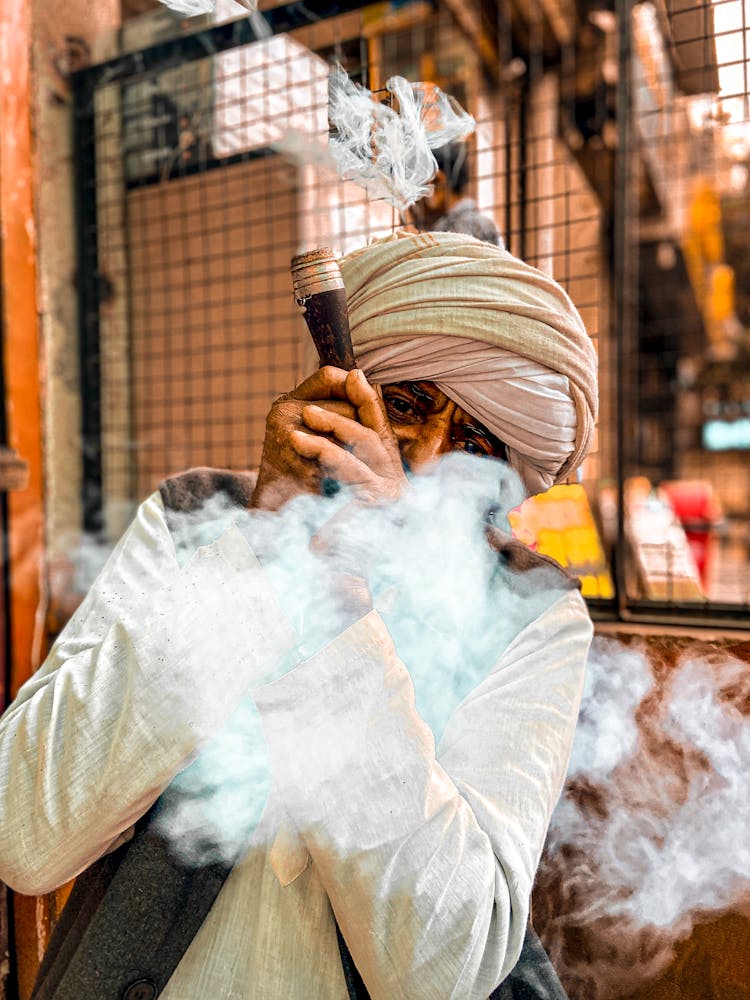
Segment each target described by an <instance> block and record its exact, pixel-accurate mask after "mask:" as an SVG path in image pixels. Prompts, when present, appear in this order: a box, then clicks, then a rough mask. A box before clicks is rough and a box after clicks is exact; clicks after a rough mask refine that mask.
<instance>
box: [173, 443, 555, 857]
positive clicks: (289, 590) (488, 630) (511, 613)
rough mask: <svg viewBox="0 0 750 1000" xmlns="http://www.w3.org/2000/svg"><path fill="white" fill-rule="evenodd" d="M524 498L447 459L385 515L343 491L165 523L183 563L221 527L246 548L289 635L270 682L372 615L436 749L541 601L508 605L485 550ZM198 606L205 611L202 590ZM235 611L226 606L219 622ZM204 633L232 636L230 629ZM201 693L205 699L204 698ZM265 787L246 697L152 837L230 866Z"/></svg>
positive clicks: (490, 468)
mask: <svg viewBox="0 0 750 1000" xmlns="http://www.w3.org/2000/svg"><path fill="white" fill-rule="evenodd" d="M522 498H523V488H522V486H521V483H520V480H519V479H518V477H517V476H516V474H515V473H514V472H513V471H512V470H511V469H510V468H509V467H507V466H506V465H505V464H504V463H501V462H498V461H495V460H493V459H485V458H479V457H477V456H469V455H463V454H455V455H449V456H446V457H445V458H444V459H443V460H442V461H441V462H440V463H439V464H438V465H437V466H436V467H435V469H434V471H433V472H432V473H431V474H429V475H420V476H416V477H414V478H413V480H412V483H411V488H410V490H409V491H408V492H407V493H406V494H405V495H404V497H403V498H402V499H401V500H399V501H397V502H396V503H393V504H389V505H387V506H374V505H361V504H359V503H356V502H352V498H351V496H349V495H348V494H347V493H346V492H345V491H342V492H341V493H339V494H338V495H337V496H335V497H331V498H322V497H318V496H312V495H309V494H304V495H301V496H298V497H296V498H294V499H293V500H291V501H290V502H289V503H288V504H286V505H285V506H284V507H283V508H282V509H281V510H280V511H278V512H273V513H271V512H265V511H246V510H238V509H237V508H234V507H232V506H231V505H229V504H228V503H226V502H223V501H222V500H212V501H211V502H210V503H209V504H207V505H206V506H205V507H204V508H203V509H202V510H201V511H199V512H198V513H197V514H189V515H179V517H177V518H173V522H172V533H173V537H174V540H175V547H176V551H177V555H178V559H179V560H180V562H181V563H183V564H184V565H187V564H188V563H189V562H190V560H191V559H194V558H195V556H194V553H195V548H196V546H202V547H205V546H207V545H211V544H215V542H216V539H217V538H219V537H220V536H221V535H222V533H224V532H226V531H227V528H228V527H229V526H230V525H234V526H236V528H237V529H239V531H240V532H241V533H242V535H243V536H244V537H245V539H246V540H247V541H248V542H249V544H250V547H251V548H252V550H253V552H254V553H255V555H256V556H257V557H258V559H259V561H260V563H261V564H262V566H263V569H264V575H265V578H266V579H267V580H268V581H270V583H271V585H272V587H273V590H274V592H275V594H276V595H277V597H278V599H279V603H280V606H281V608H282V609H283V613H284V615H285V617H286V619H287V620H288V622H289V623H291V625H292V626H293V628H294V630H295V632H296V635H297V637H298V643H297V645H296V646H295V648H294V649H293V650H292V652H291V653H290V654H289V656H288V657H287V658H286V660H285V661H284V662H283V663H282V664H280V665H279V667H278V670H277V675H278V674H280V673H283V672H284V671H285V670H287V669H289V668H291V667H293V666H295V665H296V664H297V663H298V662H300V661H301V660H304V659H306V658H308V657H310V656H312V655H313V654H314V653H316V652H317V651H318V650H320V649H321V648H322V647H323V646H324V645H325V644H326V643H327V642H329V641H330V640H331V639H333V638H334V637H335V636H336V635H338V634H339V633H340V632H342V631H343V630H344V629H346V628H347V627H348V626H349V624H351V623H352V622H353V621H354V620H355V619H356V618H358V617H359V616H360V615H361V614H362V613H364V612H365V611H366V610H369V607H370V606H372V607H374V608H375V609H377V611H378V612H379V613H380V615H381V616H382V618H383V619H384V621H385V623H386V625H387V626H388V629H389V631H390V633H391V635H392V637H393V640H394V642H395V645H396V649H397V650H398V652H399V655H400V656H401V658H402V660H403V661H404V662H405V664H406V666H407V667H408V669H409V671H410V674H411V676H412V679H413V682H414V686H415V692H416V700H417V707H418V709H419V711H420V713H421V714H422V716H423V718H424V719H425V721H427V722H428V723H429V725H430V726H431V727H432V729H433V732H434V734H435V737H436V739H439V738H440V735H441V733H442V730H443V727H444V726H445V723H446V722H447V720H448V719H449V718H450V716H451V714H452V712H453V710H454V709H455V707H456V706H457V705H458V704H459V702H460V701H461V700H462V699H463V698H464V697H465V696H466V694H468V692H469V691H470V690H471V689H472V688H474V687H475V686H476V685H477V684H478V683H479V682H480V681H481V680H482V679H483V678H484V677H485V676H486V675H487V674H488V673H489V671H490V670H491V668H492V666H493V665H494V663H495V662H496V660H497V658H498V656H499V655H500V653H501V652H502V651H503V649H504V648H505V647H506V646H507V644H508V643H509V642H510V640H511V639H512V638H514V636H515V635H516V634H517V632H518V631H519V630H520V628H521V627H523V625H524V624H526V622H527V621H529V620H531V619H532V618H533V617H535V616H536V614H538V612H539V611H540V610H541V606H542V602H543V601H545V600H548V598H545V597H544V595H543V594H540V596H539V607H536V604H535V599H533V598H532V599H530V598H529V596H528V594H527V595H526V596H524V597H521V595H518V594H515V593H514V591H513V588H512V586H511V581H510V576H509V573H508V571H506V570H505V569H504V568H503V567H502V566H501V565H499V563H498V559H497V557H496V555H495V554H494V553H493V551H492V550H491V548H490V546H489V545H488V543H487V539H486V525H487V523H488V518H491V519H492V523H494V524H495V525H496V526H502V525H505V524H506V519H507V513H508V512H509V511H510V510H511V509H512V508H513V507H515V506H516V505H517V504H518V503H519V502H520V501H521V499H522ZM435 539H440V545H439V546H436V545H435ZM352 581H356V582H357V584H358V588H354V589H353V587H352ZM197 597H198V598H199V599H200V600H201V601H204V600H205V595H204V594H203V593H202V592H201V593H200V594H198V595H197ZM175 599H176V601H177V602H178V603H180V605H181V607H180V609H179V614H180V616H181V620H182V619H185V618H186V617H187V618H189V617H190V615H191V609H190V608H187V609H185V607H184V594H183V592H182V590H180V591H179V593H178V594H177V595H176V597H175ZM224 601H226V597H224V596H221V597H220V598H219V599H218V600H217V602H216V603H217V605H218V606H221V604H222V603H223V602H224ZM498 608H502V609H503V612H504V613H503V614H498ZM167 613H169V612H168V611H167ZM175 613H178V612H177V610H176V609H175ZM233 614H234V609H233V608H232V606H231V604H229V603H227V606H226V615H227V619H229V618H230V617H231V616H232V615H233ZM212 628H213V629H214V630H216V629H219V630H221V631H222V633H224V632H225V633H226V634H227V636H231V637H234V635H235V633H236V625H235V624H233V623H232V622H231V621H230V620H227V621H223V620H217V621H215V622H214V624H213V626H212ZM231 641H232V642H235V641H239V642H241V638H240V637H237V639H236V640H235V638H231ZM210 696H211V694H210V690H206V691H202V692H201V694H200V697H201V698H204V699H206V698H210ZM206 710H207V711H210V709H209V706H208V705H207V706H206ZM340 739H341V737H340V734H338V733H331V753H332V755H338V754H340V753H341V750H342V748H341V746H340ZM269 787H270V776H269V774H268V763H267V758H266V751H265V746H264V744H263V740H262V733H261V729H260V726H259V722H258V718H257V713H256V711H255V708H254V705H253V704H252V700H251V699H250V698H248V699H246V701H245V702H243V704H242V705H241V706H240V708H239V709H238V710H237V711H236V712H235V713H234V715H233V716H232V717H231V718H230V719H229V721H228V722H227V724H226V725H225V726H224V727H223V728H222V729H221V730H220V731H219V732H218V733H217V734H216V735H215V736H214V737H213V738H212V739H211V741H210V742H209V744H208V745H207V746H206V747H205V748H204V749H203V751H202V752H201V754H200V756H199V757H198V758H197V759H196V760H194V761H193V762H192V763H191V765H190V767H188V768H187V769H186V770H184V771H183V772H182V773H181V774H180V775H179V776H178V777H177V779H176V780H175V781H174V782H173V784H172V786H170V789H169V790H168V791H167V793H165V795H164V796H163V797H162V803H161V810H160V824H161V828H162V829H163V830H164V831H165V832H166V833H167V835H168V836H169V838H170V840H171V841H172V843H173V844H174V846H175V849H176V851H177V852H178V853H179V855H180V856H181V857H183V858H184V859H185V860H187V861H189V862H190V863H192V864H195V863H200V862H201V861H204V862H210V861H214V860H216V859H217V858H220V857H221V858H225V859H226V860H233V859H234V858H235V857H236V856H237V853H238V851H239V850H241V847H242V845H243V844H245V843H246V842H247V839H248V837H249V836H250V835H251V834H252V831H253V828H254V827H255V825H256V823H257V822H258V819H259V817H260V816H261V814H262V812H263V808H264V806H265V802H266V798H267V795H268V790H269Z"/></svg>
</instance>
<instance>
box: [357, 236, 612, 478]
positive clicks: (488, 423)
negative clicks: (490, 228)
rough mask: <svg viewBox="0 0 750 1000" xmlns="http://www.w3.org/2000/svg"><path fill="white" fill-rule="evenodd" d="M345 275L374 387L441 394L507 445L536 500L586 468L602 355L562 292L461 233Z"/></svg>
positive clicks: (372, 251)
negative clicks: (405, 384)
mask: <svg viewBox="0 0 750 1000" xmlns="http://www.w3.org/2000/svg"><path fill="white" fill-rule="evenodd" d="M340 263H341V271H342V274H343V277H344V284H345V285H346V292H347V300H348V304H349V320H350V324H351V330H352V340H353V342H354V353H355V355H356V357H357V362H358V364H359V365H360V366H361V367H362V370H363V371H364V372H365V374H366V375H367V376H368V378H371V379H372V380H373V381H375V382H380V383H383V382H398V381H417V380H424V381H432V382H435V383H436V384H437V385H438V387H439V388H440V389H441V390H442V391H443V392H444V393H445V394H446V395H447V396H450V398H451V399H453V400H454V401H455V402H456V403H458V405H459V406H461V407H463V408H464V409H465V410H466V411H467V412H468V413H471V414H472V416H474V417H475V418H476V419H477V420H480V421H481V422H482V423H483V424H484V425H485V427H487V429H488V430H490V431H491V432H492V433H493V434H495V435H496V436H497V437H498V438H500V440H501V441H503V442H504V443H505V444H506V445H507V447H508V458H509V461H510V464H511V465H512V466H513V467H514V468H515V469H516V471H517V472H518V473H519V474H520V476H521V478H522V479H523V481H524V484H525V485H526V488H527V489H528V491H529V492H530V493H539V492H541V491H542V490H545V489H547V488H548V487H549V486H551V485H552V484H553V483H556V482H560V481H561V480H563V479H565V478H566V477H567V476H568V475H569V474H570V472H572V471H573V470H574V469H575V468H576V467H577V466H578V465H579V464H580V462H581V461H582V460H583V458H584V456H585V454H586V452H587V450H588V448H589V445H590V442H591V436H592V433H593V429H594V423H595V421H596V415H597V367H596V354H595V352H594V348H593V345H592V343H591V340H590V338H589V336H588V334H587V333H586V330H585V328H584V325H583V322H582V320H581V317H580V316H579V315H578V312H577V311H576V309H575V306H574V305H573V303H572V302H571V301H570V299H569V298H568V296H567V295H566V294H565V292H564V291H563V290H562V288H561V287H560V286H559V285H558V284H557V282H555V281H553V279H552V278H550V277H549V276H548V275H547V274H545V273H544V272H543V271H539V270H537V269H536V268H533V267H530V266H529V265H528V264H525V263H523V261H520V260H518V259H517V258H516V257H513V256H512V255H511V254H510V253H508V252H507V250H503V249H501V248H500V247H496V246H493V245H492V244H489V243H483V242H481V241H480V240H476V239H474V238H473V237H471V236H464V235H462V234H460V233H420V234H417V235H415V234H412V233H407V232H404V231H399V232H397V233H395V234H394V235H393V236H389V237H386V238H385V239H381V240H376V241H374V242H373V243H371V244H370V245H369V246H367V247H364V248H363V249H361V250H356V251H354V252H353V253H350V254H348V255H347V256H346V257H344V258H342V260H341V262H340Z"/></svg>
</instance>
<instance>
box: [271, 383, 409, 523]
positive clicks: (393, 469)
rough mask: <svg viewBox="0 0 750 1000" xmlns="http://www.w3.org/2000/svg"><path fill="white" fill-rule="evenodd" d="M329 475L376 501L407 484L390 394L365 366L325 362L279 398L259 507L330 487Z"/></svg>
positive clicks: (273, 410) (278, 504)
mask: <svg viewBox="0 0 750 1000" xmlns="http://www.w3.org/2000/svg"><path fill="white" fill-rule="evenodd" d="M325 480H336V481H337V482H340V483H343V484H345V485H346V486H348V487H349V488H350V489H351V490H352V492H353V494H354V496H355V497H356V498H357V499H358V500H360V501H363V502H369V503H379V502H383V501H388V500H395V499H396V498H397V497H398V496H400V494H401V492H402V490H403V488H404V486H405V485H406V477H405V475H404V471H403V466H402V464H401V455H400V452H399V448H398V442H397V440H396V437H395V435H394V433H393V430H392V428H391V425H390V422H389V420H388V417H387V415H386V412H385V407H384V405H383V399H382V396H381V395H380V392H379V390H378V389H377V387H375V386H372V385H370V383H369V382H368V381H367V379H366V378H365V376H364V374H363V373H362V372H361V371H360V370H359V369H354V370H353V371H350V372H346V371H344V370H343V369H340V368H333V367H330V366H327V367H325V368H320V369H319V370H318V371H317V372H315V374H313V375H311V376H310V378H308V379H305V381H304V382H302V383H301V384H300V385H299V386H297V388H296V389H295V390H294V391H293V392H291V393H287V394H285V395H283V396H280V397H279V398H278V399H277V400H276V402H275V403H274V404H273V406H272V407H271V411H270V413H269V414H268V418H267V420H266V437H265V441H264V444H263V457H262V459H261V466H260V471H259V473H258V482H257V485H256V487H255V492H254V493H253V499H252V506H253V507H262V508H265V509H266V510H278V508H279V507H281V506H282V504H284V503H286V501H287V500H289V499H291V497H293V496H296V495H297V494H299V493H302V492H307V493H322V492H323V484H324V482H325Z"/></svg>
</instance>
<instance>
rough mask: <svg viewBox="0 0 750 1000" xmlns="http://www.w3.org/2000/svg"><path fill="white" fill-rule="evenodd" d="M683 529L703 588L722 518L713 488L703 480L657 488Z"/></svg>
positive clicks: (663, 485)
mask: <svg viewBox="0 0 750 1000" xmlns="http://www.w3.org/2000/svg"><path fill="white" fill-rule="evenodd" d="M659 489H660V491H662V492H663V493H664V494H666V497H667V499H668V500H669V502H670V504H671V506H672V510H673V511H674V512H675V514H676V515H677V517H678V518H679V519H680V524H682V527H683V528H684V529H685V537H686V538H687V540H688V545H689V546H690V551H691V552H692V553H693V558H694V559H695V565H696V567H697V569H698V575H699V576H700V580H701V585H702V587H703V589H704V590H705V589H706V586H707V584H708V582H709V579H710V575H711V569H712V556H713V549H714V543H715V540H716V528H717V526H718V524H719V523H720V521H721V519H722V512H721V507H720V505H719V501H718V499H717V497H716V494H715V493H714V488H713V486H712V485H711V483H709V482H708V481H707V480H706V479H673V480H668V481H665V482H663V483H660V485H659Z"/></svg>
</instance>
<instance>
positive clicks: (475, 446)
mask: <svg viewBox="0 0 750 1000" xmlns="http://www.w3.org/2000/svg"><path fill="white" fill-rule="evenodd" d="M456 449H457V450H458V451H465V452H466V453H467V455H491V454H492V451H493V449H492V444H491V443H490V442H489V441H487V440H485V439H484V438H474V437H465V438H462V439H461V440H460V441H457V442H456Z"/></svg>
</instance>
